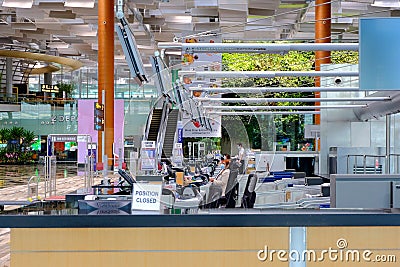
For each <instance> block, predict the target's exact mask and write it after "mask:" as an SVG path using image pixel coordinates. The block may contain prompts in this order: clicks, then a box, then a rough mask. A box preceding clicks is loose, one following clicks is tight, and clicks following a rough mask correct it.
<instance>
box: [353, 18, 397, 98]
mask: <svg viewBox="0 0 400 267" xmlns="http://www.w3.org/2000/svg"><path fill="white" fill-rule="evenodd" d="M399 48H400V18H373V19H372V18H366V19H360V49H359V51H360V58H359V59H360V62H359V66H360V89H365V90H374V91H375V90H376V91H378V90H399V89H400V49H399Z"/></svg>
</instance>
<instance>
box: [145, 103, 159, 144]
mask: <svg viewBox="0 0 400 267" xmlns="http://www.w3.org/2000/svg"><path fill="white" fill-rule="evenodd" d="M162 113H163V110H162V109H158V108H155V109H154V110H153V115H152V116H151V123H150V129H149V134H148V136H147V141H155V142H156V143H157V136H158V131H159V130H160V124H161V118H162Z"/></svg>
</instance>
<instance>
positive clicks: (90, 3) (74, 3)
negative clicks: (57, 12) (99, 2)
mask: <svg viewBox="0 0 400 267" xmlns="http://www.w3.org/2000/svg"><path fill="white" fill-rule="evenodd" d="M64 6H65V7H82V8H94V0H65V3H64Z"/></svg>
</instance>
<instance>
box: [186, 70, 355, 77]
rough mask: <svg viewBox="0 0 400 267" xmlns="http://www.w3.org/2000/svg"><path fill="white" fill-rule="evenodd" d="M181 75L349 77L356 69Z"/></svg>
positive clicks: (190, 73)
mask: <svg viewBox="0 0 400 267" xmlns="http://www.w3.org/2000/svg"><path fill="white" fill-rule="evenodd" d="M179 74H180V75H182V76H196V77H203V78H275V77H317V76H321V77H335V76H342V77H349V76H358V71H180V72H179Z"/></svg>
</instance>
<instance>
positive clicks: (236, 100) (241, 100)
mask: <svg viewBox="0 0 400 267" xmlns="http://www.w3.org/2000/svg"><path fill="white" fill-rule="evenodd" d="M196 99H197V100H199V101H204V102H207V101H209V102H221V103H266V102H271V103H273V102H315V101H316V100H317V99H316V98H246V97H242V98H211V97H198V98H196ZM389 100H391V98H390V97H388V96H382V97H364V98H351V97H350V98H320V99H318V101H320V102H343V101H349V102H374V101H389Z"/></svg>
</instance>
